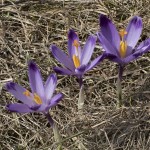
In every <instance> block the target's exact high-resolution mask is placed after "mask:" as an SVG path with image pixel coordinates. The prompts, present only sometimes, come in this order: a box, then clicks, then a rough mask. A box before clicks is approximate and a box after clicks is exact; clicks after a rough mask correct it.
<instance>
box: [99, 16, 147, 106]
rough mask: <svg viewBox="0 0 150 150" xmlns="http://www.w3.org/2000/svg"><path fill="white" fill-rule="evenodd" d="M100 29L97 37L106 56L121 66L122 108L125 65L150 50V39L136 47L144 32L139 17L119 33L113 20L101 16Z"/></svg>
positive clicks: (120, 94)
mask: <svg viewBox="0 0 150 150" xmlns="http://www.w3.org/2000/svg"><path fill="white" fill-rule="evenodd" d="M100 27H101V32H99V33H98V34H97V35H98V38H99V41H100V44H101V45H102V47H103V48H104V50H105V53H104V54H105V56H106V57H107V58H108V59H110V60H111V61H114V62H117V63H118V64H119V73H118V80H117V91H118V106H119V107H120V106H122V88H121V80H122V74H123V68H124V66H125V64H127V63H129V62H130V61H132V60H134V59H137V58H138V57H139V56H141V55H142V54H144V53H146V52H147V51H148V50H150V38H148V39H147V40H145V41H143V42H141V43H140V44H139V46H137V47H135V46H136V44H137V42H138V40H139V38H140V35H141V32H142V19H141V18H140V17H138V16H135V17H133V18H132V19H131V21H130V22H129V24H128V26H127V28H126V29H125V30H124V29H122V30H120V32H118V31H117V29H116V27H115V26H114V24H113V23H112V22H111V20H109V19H108V18H107V17H106V16H105V15H100Z"/></svg>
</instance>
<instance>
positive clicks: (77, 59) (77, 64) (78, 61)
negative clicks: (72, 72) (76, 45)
mask: <svg viewBox="0 0 150 150" xmlns="http://www.w3.org/2000/svg"><path fill="white" fill-rule="evenodd" d="M72 59H73V62H74V65H75V67H76V68H78V67H79V66H80V60H79V58H78V57H77V56H76V55H73V57H72Z"/></svg>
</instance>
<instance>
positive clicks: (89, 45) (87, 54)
mask: <svg viewBox="0 0 150 150" xmlns="http://www.w3.org/2000/svg"><path fill="white" fill-rule="evenodd" d="M96 39H97V38H96V36H92V35H91V36H89V38H88V39H87V41H86V44H85V45H84V48H83V52H82V55H81V65H87V64H88V62H89V61H90V59H91V56H92V54H93V50H94V48H95V44H96Z"/></svg>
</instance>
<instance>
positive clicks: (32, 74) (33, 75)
mask: <svg viewBox="0 0 150 150" xmlns="http://www.w3.org/2000/svg"><path fill="white" fill-rule="evenodd" d="M28 66H29V71H28V75H29V81H30V86H31V89H32V93H36V94H38V96H40V98H41V99H43V100H44V99H45V93H44V86H43V81H42V76H41V73H40V71H39V69H38V67H37V66H36V64H34V63H33V62H32V61H30V62H29V64H28Z"/></svg>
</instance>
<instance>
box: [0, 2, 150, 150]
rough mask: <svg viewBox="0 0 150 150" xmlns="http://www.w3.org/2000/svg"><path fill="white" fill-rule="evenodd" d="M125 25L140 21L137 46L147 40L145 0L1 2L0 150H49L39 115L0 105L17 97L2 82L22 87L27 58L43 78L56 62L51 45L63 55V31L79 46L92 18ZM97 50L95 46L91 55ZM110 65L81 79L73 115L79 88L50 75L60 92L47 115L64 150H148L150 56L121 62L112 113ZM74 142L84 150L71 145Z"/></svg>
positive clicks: (50, 140) (92, 27)
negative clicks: (138, 18)
mask: <svg viewBox="0 0 150 150" xmlns="http://www.w3.org/2000/svg"><path fill="white" fill-rule="evenodd" d="M100 13H102V14H105V15H108V17H109V18H110V19H112V20H113V22H114V23H115V24H116V26H117V28H118V29H120V28H125V27H126V25H127V24H128V22H129V20H130V19H131V18H132V17H133V16H134V15H139V16H141V17H142V19H143V24H144V27H143V32H142V35H141V39H140V41H142V40H144V39H146V38H148V37H150V1H149V0H133V1H129V0H105V1H101V0H97V1H96V0H95V1H92V0H91V1H90V0H88V1H84V0H78V1H77V0H76V1H75V0H74V1H71V0H70V1H69V0H67V1H65V0H64V1H63V0H62V1H61V0H60V1H59V0H57V1H55V0H53V1H51V0H45V1H38V0H33V1H29V0H20V1H13V0H10V1H6V0H1V4H0V47H1V50H0V55H1V57H0V92H1V98H0V150H13V149H14V150H48V149H49V150H55V149H56V146H57V143H55V142H54V136H53V132H52V128H51V127H50V125H49V124H48V121H47V119H46V118H45V116H44V115H42V114H37V113H32V114H24V115H21V114H17V113H11V112H9V111H7V110H6V108H5V105H6V104H8V103H12V102H17V100H16V99H15V98H14V97H13V96H12V95H11V94H10V93H8V92H7V91H6V89H5V88H4V85H5V83H6V82H8V81H12V80H13V81H14V82H16V83H18V84H21V85H22V86H24V87H26V88H28V89H29V82H28V75H27V69H28V68H27V62H28V61H29V60H33V61H34V62H36V63H37V64H38V66H39V68H40V69H41V72H42V75H43V77H44V79H43V80H44V81H45V80H46V78H47V77H48V75H49V74H50V73H52V72H53V66H58V65H60V64H59V63H58V62H57V61H56V60H55V59H54V57H53V55H52V53H51V52H50V51H49V46H50V45H51V44H56V45H57V46H59V47H60V48H61V49H63V50H64V51H65V52H67V33H68V30H69V29H74V30H75V31H76V32H77V33H78V35H79V37H80V41H81V45H83V44H84V43H85V41H86V39H87V37H88V36H89V35H90V34H95V33H96V32H97V31H98V30H99V21H98V18H99V14H100ZM101 53H102V49H101V47H100V46H99V43H98V42H97V45H96V48H95V51H94V54H93V56H92V58H96V56H98V55H100V54H101ZM117 72H118V66H117V64H115V63H113V62H110V61H108V60H104V61H103V62H102V63H100V64H99V65H98V66H97V67H96V68H94V69H93V70H91V71H89V72H88V73H86V74H85V76H84V86H85V105H84V110H83V114H82V115H79V114H78V110H77V99H78V95H79V85H78V82H77V79H76V78H75V77H71V76H69V77H68V76H63V75H58V85H57V89H56V91H57V92H62V93H63V94H64V98H63V100H62V101H61V102H60V103H59V105H58V106H56V107H55V108H53V109H52V110H50V114H51V116H52V117H53V118H54V120H55V122H56V123H57V125H58V128H59V131H60V133H61V135H62V140H63V142H62V144H63V149H64V150H78V149H86V150H148V149H149V147H150V122H149V120H150V53H147V54H144V55H143V56H142V57H140V58H139V59H138V60H136V61H133V62H131V63H129V64H128V65H127V66H126V67H125V70H124V74H123V82H122V86H123V100H124V106H123V107H122V108H116V101H117V95H116V80H117ZM79 143H82V144H83V145H84V148H83V147H82V148H80V147H79V146H78V145H79Z"/></svg>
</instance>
